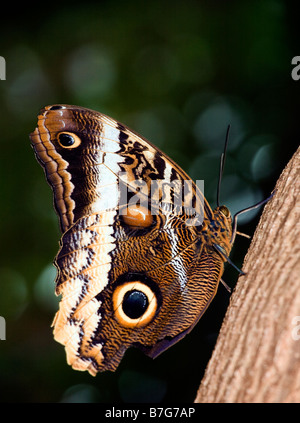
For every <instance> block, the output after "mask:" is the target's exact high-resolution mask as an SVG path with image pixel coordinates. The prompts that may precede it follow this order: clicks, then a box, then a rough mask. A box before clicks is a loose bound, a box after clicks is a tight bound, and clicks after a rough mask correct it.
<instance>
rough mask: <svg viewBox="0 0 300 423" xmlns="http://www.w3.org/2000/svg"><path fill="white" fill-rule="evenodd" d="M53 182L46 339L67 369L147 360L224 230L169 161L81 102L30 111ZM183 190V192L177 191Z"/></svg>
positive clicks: (173, 331)
mask: <svg viewBox="0 0 300 423" xmlns="http://www.w3.org/2000/svg"><path fill="white" fill-rule="evenodd" d="M31 141H32V145H33V148H34V151H35V155H36V157H37V159H38V161H39V162H40V164H41V165H42V167H43V168H44V171H45V174H46V178H47V180H48V182H49V184H50V186H51V188H52V190H53V195H54V205H55V209H56V212H57V214H58V216H59V220H60V227H61V230H62V234H63V235H62V238H61V241H60V250H59V253H58V255H57V257H56V260H55V266H56V268H57V272H58V273H57V278H56V294H57V295H61V301H60V304H59V311H58V312H57V313H56V316H55V318H54V322H53V326H54V337H55V340H56V341H58V342H60V343H61V344H63V345H64V346H65V350H66V354H67V361H68V363H69V364H70V365H71V366H72V367H73V368H74V369H77V370H88V371H89V373H90V374H91V375H93V376H94V375H96V373H97V372H99V371H104V370H111V371H114V370H116V368H117V366H118V365H119V363H120V361H121V359H122V357H123V355H124V353H125V351H126V350H127V348H129V347H131V346H136V347H139V348H140V349H141V350H142V351H143V352H144V353H145V354H147V355H148V356H150V357H153V358H154V357H156V356H157V355H158V354H160V353H161V352H163V351H164V350H165V349H167V348H168V347H170V346H171V345H173V344H174V343H175V342H177V341H179V340H180V339H181V338H183V337H184V336H185V335H186V334H187V333H188V332H190V331H191V330H192V328H193V327H194V326H195V324H196V323H197V322H198V320H199V319H200V317H201V316H202V315H203V313H204V312H205V310H206V309H207V307H208V306H209V304H210V302H211V301H212V299H213V298H214V296H215V294H216V291H217V288H218V284H219V281H220V279H221V276H222V273H223V267H224V262H225V261H226V260H229V259H228V255H229V253H230V250H231V247H232V244H233V240H234V236H235V231H233V229H232V218H231V216H230V213H229V211H228V209H227V208H226V207H225V206H218V207H217V208H216V209H215V210H214V211H212V210H211V208H210V206H209V204H208V203H207V201H206V199H205V198H204V196H203V194H202V192H201V190H200V189H199V187H198V186H197V184H195V183H193V182H192V181H190V178H189V177H188V176H187V174H186V173H185V172H184V171H183V170H182V169H180V167H179V166H177V165H176V164H175V163H174V162H173V161H172V160H171V159H170V158H169V157H167V156H166V155H165V154H164V153H162V152H161V151H159V150H158V148H156V147H155V146H154V145H152V144H151V143H150V142H148V141H147V140H146V139H145V138H143V137H141V136H139V135H138V134H136V133H135V132H133V131H132V130H130V129H129V128H127V127H126V126H124V125H122V124H121V123H119V122H117V121H115V120H113V119H111V118H109V117H107V116H105V115H103V114H101V113H98V112H95V111H93V110H89V109H85V108H82V107H77V106H67V105H54V106H47V107H45V108H44V109H42V110H41V112H40V114H39V116H38V124H37V128H36V129H35V131H34V132H33V133H32V134H31ZM183 187H184V189H183Z"/></svg>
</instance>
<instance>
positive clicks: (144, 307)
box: [113, 281, 158, 328]
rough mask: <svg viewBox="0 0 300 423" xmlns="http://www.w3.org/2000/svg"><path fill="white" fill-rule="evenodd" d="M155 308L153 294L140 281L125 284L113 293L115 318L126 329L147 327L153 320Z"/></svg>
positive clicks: (155, 299)
mask: <svg viewBox="0 0 300 423" xmlns="http://www.w3.org/2000/svg"><path fill="white" fill-rule="evenodd" d="M157 307H158V303H157V298H156V294H155V292H153V291H152V289H151V288H150V287H149V286H148V285H146V284H145V283H143V282H140V281H131V282H125V283H124V284H122V285H119V286H117V288H116V289H115V291H114V293H113V308H114V313H115V318H116V319H117V320H118V322H119V323H120V324H121V325H122V326H124V327H127V328H133V327H142V326H145V325H147V324H148V323H149V322H151V320H152V319H153V318H154V316H155V313H156V311H157Z"/></svg>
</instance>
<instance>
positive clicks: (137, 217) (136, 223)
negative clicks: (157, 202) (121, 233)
mask: <svg viewBox="0 0 300 423" xmlns="http://www.w3.org/2000/svg"><path fill="white" fill-rule="evenodd" d="M120 215H121V216H122V220H123V222H124V223H125V225H127V226H130V227H132V228H148V227H150V226H151V225H152V223H153V216H152V215H151V212H150V210H149V209H148V208H147V207H144V206H141V205H138V204H134V205H128V206H127V207H125V208H122V209H121V210H120Z"/></svg>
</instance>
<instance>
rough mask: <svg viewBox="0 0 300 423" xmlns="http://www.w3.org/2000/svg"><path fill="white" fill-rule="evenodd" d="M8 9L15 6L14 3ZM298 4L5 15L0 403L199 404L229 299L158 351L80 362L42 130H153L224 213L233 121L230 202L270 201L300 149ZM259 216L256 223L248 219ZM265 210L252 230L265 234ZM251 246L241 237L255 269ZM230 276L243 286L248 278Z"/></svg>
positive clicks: (46, 6) (127, 6) (0, 45)
mask: <svg viewBox="0 0 300 423" xmlns="http://www.w3.org/2000/svg"><path fill="white" fill-rule="evenodd" d="M8 7H9V6H8ZM296 19H297V14H296V10H295V9H293V4H292V3H291V2H287V1H281V0H249V1H246V0H244V1H243V0H240V1H216V0H212V1H206V2H205V1H192V0H185V1H178V0H173V1H164V2H162V1H151V2H137V1H120V0H119V1H118V0H117V1H103V2H100V1H99V2H89V1H87V2H78V3H77V2H72V3H70V4H68V3H64V2H45V3H40V4H39V5H38V4H37V5H36V6H35V7H33V6H28V5H26V6H25V5H22V6H20V5H17V4H14V6H13V7H12V8H11V10H10V9H9V8H8V9H5V8H4V9H2V16H1V28H0V35H1V37H0V55H1V56H3V57H5V59H6V64H7V79H6V81H0V142H1V164H0V186H1V188H0V193H1V197H0V198H1V207H0V212H1V226H0V233H1V237H0V239H1V255H0V257H1V262H0V315H1V316H3V317H5V319H6V324H7V340H6V341H0V401H2V402H13V401H25V402H33V401H34V402H42V401H43V402H59V401H62V402H74V401H82V402H110V401H119V402H149V401H157V402H164V401H174V402H175V401H193V399H194V397H195V394H196V389H197V386H198V385H199V382H200V379H201V377H202V375H203V371H204V369H205V366H206V364H207V361H208V360H209V357H210V354H211V351H212V348H213V346H214V343H215V341H216V337H217V333H218V330H219V327H220V325H221V322H222V318H223V316H224V313H225V310H226V307H227V305H228V301H229V295H228V293H227V292H226V291H225V289H224V288H223V287H222V286H220V288H219V292H218V294H217V296H216V299H215V300H214V301H213V304H212V305H211V307H210V309H209V310H208V311H207V313H206V314H205V316H204V317H203V318H202V319H201V321H200V322H199V324H198V325H197V327H196V328H195V329H194V330H193V332H192V333H191V334H190V335H189V336H188V337H187V338H186V339H184V340H183V341H181V342H180V343H179V344H177V345H175V346H174V347H172V348H171V349H170V350H168V351H167V352H165V353H164V354H163V355H162V356H160V357H159V358H157V359H156V360H154V361H153V360H151V359H149V358H147V357H145V356H144V355H143V354H142V353H141V352H140V351H138V350H134V349H132V350H129V351H128V352H127V353H126V355H125V358H124V359H123V361H122V363H121V365H120V366H119V368H118V370H117V372H115V373H103V374H98V375H97V377H96V378H93V377H91V376H90V375H89V374H87V373H80V372H76V371H74V370H72V369H71V368H70V367H69V366H67V364H66V361H65V353H64V349H63V347H62V346H61V345H59V344H57V343H56V342H55V341H54V340H53V336H52V329H51V328H50V324H51V321H52V318H53V316H54V313H55V311H56V309H57V299H56V298H55V296H54V282H53V281H54V277H55V271H54V268H53V267H52V265H51V262H52V260H53V258H54V256H55V254H56V253H57V250H58V240H59V237H60V234H59V230H58V224H57V219H56V216H55V213H54V211H53V207H52V193H51V191H50V188H49V187H48V185H47V183H46V181H45V178H44V175H43V171H42V169H41V167H40V166H39V165H38V163H37V162H36V160H35V158H34V154H33V151H32V149H31V147H30V142H29V138H28V134H29V133H30V132H31V131H33V130H34V128H35V126H36V117H37V114H38V111H39V109H40V108H41V107H43V106H44V105H47V104H52V103H67V104H76V105H81V106H85V107H89V108H92V109H96V110H98V111H101V112H103V113H105V114H108V115H110V116H112V117H113V118H115V119H117V120H119V121H121V122H123V123H125V124H127V125H128V126H130V127H132V128H133V129H135V130H136V131H138V132H139V133H141V134H143V135H144V136H145V137H147V138H148V139H149V140H151V141H152V142H153V143H154V144H156V145H158V146H159V147H160V148H161V149H162V150H163V151H165V152H166V153H167V154H168V155H170V156H171V157H172V158H173V159H174V160H175V161H177V162H178V164H180V165H181V166H182V167H183V168H184V169H185V170H186V171H187V172H188V173H189V174H190V176H191V177H192V178H194V179H204V180H205V195H206V197H207V199H208V200H209V202H210V204H211V205H212V207H214V206H215V198H216V186H217V175H218V166H219V157H220V153H221V151H222V148H223V143H224V139H225V132H226V127H227V125H228V124H229V123H230V124H231V125H232V130H231V136H230V144H229V151H228V158H227V163H226V168H225V175H224V179H223V184H222V194H221V198H222V202H224V203H225V204H226V205H227V206H229V207H230V209H231V211H232V212H236V211H237V210H239V209H241V208H243V207H246V206H248V205H251V204H253V203H255V202H256V201H259V200H261V199H263V198H265V197H267V196H268V195H269V194H270V192H271V191H272V189H273V188H274V185H275V182H276V180H277V178H278V176H279V174H280V172H281V170H282V169H283V167H284V166H285V165H286V163H287V161H288V160H289V158H290V157H291V155H292V153H293V152H294V151H295V146H296V145H298V144H299V142H298V140H299V129H298V121H299V117H298V114H299V106H298V105H299V101H298V97H299V94H300V91H299V87H300V81H299V82H296V81H293V80H292V78H291V70H292V65H291V60H292V58H293V57H294V56H297V55H299V54H300V45H299V41H300V40H299V34H298V30H297V28H298V23H297V20H296ZM245 217H246V216H245ZM257 221H258V214H257V213H256V214H255V213H254V214H252V215H249V216H247V217H246V219H244V224H243V225H241V226H240V230H241V231H244V232H247V233H250V234H252V233H253V231H254V229H255V226H256V224H257ZM248 244H249V242H248V241H247V240H245V239H238V240H237V242H236V245H235V248H234V251H233V253H232V256H231V258H232V260H233V261H234V262H235V263H236V264H237V265H238V266H242V260H243V256H244V254H245V252H246V251H247V247H248ZM224 279H225V280H226V282H227V283H228V284H229V285H231V286H234V284H235V282H236V279H237V272H235V271H231V270H230V269H227V270H226V272H225V276H224Z"/></svg>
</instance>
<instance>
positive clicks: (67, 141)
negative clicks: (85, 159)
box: [57, 132, 81, 148]
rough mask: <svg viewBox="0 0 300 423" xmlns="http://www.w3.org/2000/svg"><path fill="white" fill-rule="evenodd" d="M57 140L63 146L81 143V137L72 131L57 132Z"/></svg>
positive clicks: (70, 146) (67, 146) (71, 146)
mask: <svg viewBox="0 0 300 423" xmlns="http://www.w3.org/2000/svg"><path fill="white" fill-rule="evenodd" d="M57 141H58V143H59V145H60V146H61V147H63V148H76V147H78V146H79V145H80V144H81V139H80V138H79V137H78V135H76V134H74V133H72V132H59V134H57Z"/></svg>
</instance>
